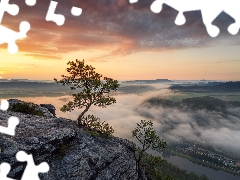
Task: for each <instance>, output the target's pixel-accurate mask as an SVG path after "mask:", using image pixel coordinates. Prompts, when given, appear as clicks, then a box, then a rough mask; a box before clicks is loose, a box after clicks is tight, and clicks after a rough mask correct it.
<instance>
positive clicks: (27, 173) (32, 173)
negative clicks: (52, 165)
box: [16, 151, 49, 180]
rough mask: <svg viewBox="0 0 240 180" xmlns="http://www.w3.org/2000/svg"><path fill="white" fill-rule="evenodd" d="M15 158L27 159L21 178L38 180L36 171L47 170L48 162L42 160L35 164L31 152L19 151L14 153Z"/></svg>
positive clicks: (23, 160)
mask: <svg viewBox="0 0 240 180" xmlns="http://www.w3.org/2000/svg"><path fill="white" fill-rule="evenodd" d="M16 158H17V160H18V161H20V162H25V161H27V166H26V168H25V170H24V173H23V175H22V179H21V180H40V179H39V177H38V173H46V172H48V171H49V165H48V163H46V162H42V163H41V164H39V165H37V166H36V165H35V163H34V161H33V156H32V155H31V154H27V153H25V152H24V151H19V152H18V153H17V154H16Z"/></svg>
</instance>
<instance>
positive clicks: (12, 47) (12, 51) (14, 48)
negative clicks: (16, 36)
mask: <svg viewBox="0 0 240 180" xmlns="http://www.w3.org/2000/svg"><path fill="white" fill-rule="evenodd" d="M8 52H9V54H15V53H17V52H18V46H17V45H16V43H15V42H13V43H9V44H8Z"/></svg>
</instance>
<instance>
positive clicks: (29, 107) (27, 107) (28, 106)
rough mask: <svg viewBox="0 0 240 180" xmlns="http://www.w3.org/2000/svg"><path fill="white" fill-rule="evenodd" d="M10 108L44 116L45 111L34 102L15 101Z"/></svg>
mask: <svg viewBox="0 0 240 180" xmlns="http://www.w3.org/2000/svg"><path fill="white" fill-rule="evenodd" d="M10 110H12V111H15V112H21V113H25V114H32V115H38V116H44V114H43V112H42V111H40V110H39V109H37V108H36V107H35V106H34V105H33V104H32V103H15V104H13V105H12V107H11V108H10Z"/></svg>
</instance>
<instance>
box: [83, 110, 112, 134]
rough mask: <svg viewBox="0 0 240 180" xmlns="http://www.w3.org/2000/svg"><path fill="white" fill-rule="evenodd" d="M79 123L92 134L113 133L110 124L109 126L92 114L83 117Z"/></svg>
mask: <svg viewBox="0 0 240 180" xmlns="http://www.w3.org/2000/svg"><path fill="white" fill-rule="evenodd" d="M79 125H80V126H81V127H83V128H85V129H86V131H88V132H89V133H90V134H91V135H92V136H99V135H100V134H102V135H105V136H112V134H113V133H114V130H113V128H112V126H109V124H108V123H106V122H105V121H103V122H102V121H100V119H99V118H97V117H95V116H93V115H88V116H86V117H83V118H82V121H81V122H80V124H79Z"/></svg>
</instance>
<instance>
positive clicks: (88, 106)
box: [77, 104, 92, 124]
mask: <svg viewBox="0 0 240 180" xmlns="http://www.w3.org/2000/svg"><path fill="white" fill-rule="evenodd" d="M91 105H92V104H89V105H87V107H86V109H84V111H83V112H82V113H81V114H80V115H79V116H78V118H77V122H78V124H80V121H81V120H82V117H83V115H84V114H85V113H86V112H87V111H88V109H89V108H90V106H91Z"/></svg>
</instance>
